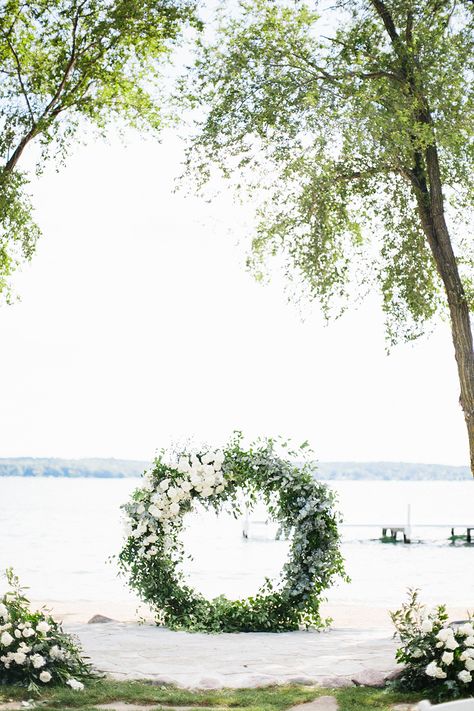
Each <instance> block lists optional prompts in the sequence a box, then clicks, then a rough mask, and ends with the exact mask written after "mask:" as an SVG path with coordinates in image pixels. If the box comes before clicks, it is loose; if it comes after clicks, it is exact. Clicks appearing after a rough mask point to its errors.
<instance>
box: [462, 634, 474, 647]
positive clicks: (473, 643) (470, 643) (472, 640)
mask: <svg viewBox="0 0 474 711" xmlns="http://www.w3.org/2000/svg"><path fill="white" fill-rule="evenodd" d="M464 644H465V645H466V647H474V635H470V636H469V637H466V639H465V640H464Z"/></svg>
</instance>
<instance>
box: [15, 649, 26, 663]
mask: <svg viewBox="0 0 474 711" xmlns="http://www.w3.org/2000/svg"><path fill="white" fill-rule="evenodd" d="M12 659H13V661H14V662H15V664H24V663H25V661H26V654H25V653H24V652H15V653H14V654H12Z"/></svg>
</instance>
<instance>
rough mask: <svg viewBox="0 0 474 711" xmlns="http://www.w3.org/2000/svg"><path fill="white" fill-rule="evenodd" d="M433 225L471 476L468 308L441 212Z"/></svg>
mask: <svg viewBox="0 0 474 711" xmlns="http://www.w3.org/2000/svg"><path fill="white" fill-rule="evenodd" d="M433 223H434V227H435V234H436V236H437V239H438V242H439V243H441V244H443V243H444V245H446V246H449V250H445V249H443V250H442V252H443V254H442V263H441V264H440V265H439V266H438V271H439V273H440V276H441V278H442V280H443V283H444V286H445V289H446V296H447V299H448V306H449V313H450V317H451V332H452V337H453V344H454V353H455V356H456V362H457V366H458V374H459V383H460V386H461V394H460V398H459V400H460V403H461V407H462V409H463V412H464V419H465V421H466V427H467V436H468V439H469V451H470V458H471V472H472V475H473V476H474V352H473V339H472V329H471V320H470V314H469V306H468V303H467V299H466V294H465V292H464V287H463V285H462V282H461V278H460V276H459V271H458V267H457V262H456V258H455V256H454V253H453V250H452V246H451V241H450V239H449V232H448V229H447V225H446V221H445V219H444V215H443V214H442V213H441V214H436V213H435V214H433ZM446 251H448V252H449V253H448V254H446Z"/></svg>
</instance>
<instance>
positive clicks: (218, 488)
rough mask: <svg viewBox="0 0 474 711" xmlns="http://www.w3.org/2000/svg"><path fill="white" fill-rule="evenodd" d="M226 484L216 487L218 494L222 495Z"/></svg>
mask: <svg viewBox="0 0 474 711" xmlns="http://www.w3.org/2000/svg"><path fill="white" fill-rule="evenodd" d="M224 488H225V487H224V484H219V486H216V494H221V493H222V492H223V491H224Z"/></svg>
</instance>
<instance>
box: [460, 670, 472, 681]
mask: <svg viewBox="0 0 474 711" xmlns="http://www.w3.org/2000/svg"><path fill="white" fill-rule="evenodd" d="M458 679H459V681H462V682H463V684H469V683H470V682H471V680H472V676H471V672H468V671H465V670H463V671H460V672H459V674H458Z"/></svg>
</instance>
